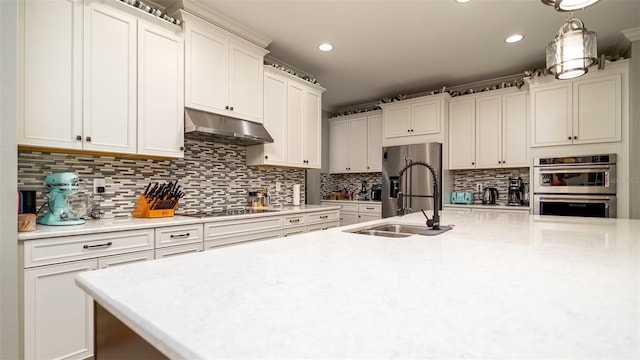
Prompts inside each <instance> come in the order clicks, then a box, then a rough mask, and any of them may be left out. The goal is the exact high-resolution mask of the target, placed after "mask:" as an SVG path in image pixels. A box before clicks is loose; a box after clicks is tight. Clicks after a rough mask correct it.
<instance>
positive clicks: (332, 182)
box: [320, 172, 382, 196]
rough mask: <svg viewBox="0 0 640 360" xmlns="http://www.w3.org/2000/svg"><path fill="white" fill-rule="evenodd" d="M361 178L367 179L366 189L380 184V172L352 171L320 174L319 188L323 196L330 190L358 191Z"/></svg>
mask: <svg viewBox="0 0 640 360" xmlns="http://www.w3.org/2000/svg"><path fill="white" fill-rule="evenodd" d="M362 180H366V181H367V191H368V192H370V191H371V185H373V184H382V173H379V172H378V173H353V174H321V175H320V182H321V184H322V185H321V186H322V188H321V189H320V191H321V193H322V195H323V196H326V195H329V193H331V192H332V191H340V190H342V189H344V188H348V189H349V190H350V191H353V192H354V194H357V193H359V192H360V188H362Z"/></svg>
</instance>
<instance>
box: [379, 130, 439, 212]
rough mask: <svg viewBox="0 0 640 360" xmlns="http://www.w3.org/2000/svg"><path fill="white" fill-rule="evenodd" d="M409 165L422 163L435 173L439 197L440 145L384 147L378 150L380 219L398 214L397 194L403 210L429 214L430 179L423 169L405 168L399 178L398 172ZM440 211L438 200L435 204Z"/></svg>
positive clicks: (424, 144) (427, 172)
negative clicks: (401, 199)
mask: <svg viewBox="0 0 640 360" xmlns="http://www.w3.org/2000/svg"><path fill="white" fill-rule="evenodd" d="M411 162H424V163H427V164H429V165H430V166H431V167H432V168H433V169H435V172H436V176H437V183H438V192H439V193H440V194H442V144H441V143H423V144H412V145H400V146H388V147H383V148H382V217H385V218H386V217H391V216H396V215H397V211H398V193H399V192H402V193H403V194H405V195H409V194H411V195H412V196H406V197H405V198H404V205H403V206H405V207H406V208H410V209H412V210H413V211H414V212H415V211H420V210H422V209H424V210H433V200H432V199H431V197H430V196H424V197H420V196H416V195H432V192H433V178H432V176H431V173H430V171H429V170H428V169H427V168H426V167H423V166H415V167H411V168H408V169H407V170H406V172H405V173H404V174H403V176H402V177H401V176H400V171H401V170H402V169H403V168H405V167H406V166H407V165H409V164H410V163H411ZM438 209H442V197H441V196H440V199H439V201H438Z"/></svg>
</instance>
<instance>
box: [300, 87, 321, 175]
mask: <svg viewBox="0 0 640 360" xmlns="http://www.w3.org/2000/svg"><path fill="white" fill-rule="evenodd" d="M305 97H306V101H305V128H306V130H305V138H304V140H305V154H306V155H305V157H304V160H305V164H304V167H305V168H308V169H320V167H321V162H322V161H321V158H322V93H321V92H320V91H316V90H315V89H311V88H308V89H307V91H306V92H305Z"/></svg>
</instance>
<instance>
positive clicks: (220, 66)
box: [184, 16, 229, 114]
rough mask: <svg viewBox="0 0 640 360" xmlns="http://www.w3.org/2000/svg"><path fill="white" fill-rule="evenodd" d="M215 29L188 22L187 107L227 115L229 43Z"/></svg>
mask: <svg viewBox="0 0 640 360" xmlns="http://www.w3.org/2000/svg"><path fill="white" fill-rule="evenodd" d="M212 27H213V25H210V24H208V23H207V22H205V21H202V20H199V19H197V18H195V17H193V18H192V17H191V16H189V17H187V18H185V68H184V71H185V89H184V95H185V106H186V107H190V108H194V109H198V110H202V111H209V112H214V113H217V114H224V113H226V112H227V111H226V109H225V106H228V104H227V103H228V98H229V93H228V91H229V88H228V84H229V78H228V76H229V75H228V74H229V70H228V68H229V64H228V61H229V60H228V54H229V48H228V47H229V42H228V41H227V40H226V39H225V37H224V36H223V35H222V34H220V33H218V32H215V31H214V30H212Z"/></svg>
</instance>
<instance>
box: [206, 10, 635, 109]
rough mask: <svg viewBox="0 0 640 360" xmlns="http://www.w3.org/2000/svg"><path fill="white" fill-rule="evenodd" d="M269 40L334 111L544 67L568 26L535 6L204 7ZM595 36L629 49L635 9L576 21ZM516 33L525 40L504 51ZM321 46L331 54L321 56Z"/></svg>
mask: <svg viewBox="0 0 640 360" xmlns="http://www.w3.org/2000/svg"><path fill="white" fill-rule="evenodd" d="M201 3H203V4H204V5H205V6H207V7H210V8H211V9H213V10H215V11H216V12H218V13H221V14H223V15H225V16H226V17H228V18H230V19H232V20H235V21H237V22H239V23H241V24H243V25H244V26H246V27H248V28H250V29H252V30H254V31H256V32H257V33H259V34H261V35H263V36H265V37H267V38H269V39H271V40H272V43H271V44H270V45H269V47H268V48H267V49H268V50H270V52H271V54H270V55H271V56H273V57H274V58H276V59H279V60H281V61H283V62H285V63H287V64H290V65H292V66H295V67H296V68H298V69H300V70H302V71H305V72H307V73H309V74H311V75H312V76H314V77H315V78H316V79H317V80H318V81H319V83H320V84H321V85H322V86H323V87H325V88H326V89H327V91H326V92H325V93H324V94H323V108H324V109H325V110H327V111H336V110H337V109H345V108H349V107H354V106H356V105H360V104H363V103H369V102H375V101H378V100H380V99H382V98H383V97H387V96H389V97H393V96H395V95H398V94H405V95H407V94H415V93H419V92H424V91H429V90H434V89H438V88H441V87H442V86H447V87H451V86H455V85H462V84H468V83H471V82H476V81H481V80H487V79H493V78H497V77H501V76H506V75H513V74H520V73H523V72H524V71H525V70H528V69H536V68H543V67H544V65H545V46H546V44H547V43H548V42H549V41H551V40H552V39H553V37H554V36H555V35H556V33H557V32H558V30H559V29H560V27H561V26H562V24H563V23H564V21H565V20H566V18H567V13H560V12H556V11H555V10H554V9H553V8H552V7H550V6H546V5H544V4H542V3H541V2H540V0H471V1H470V2H468V3H465V4H458V3H456V2H454V0H413V1H403V0H386V1H380V0H368V1H365V0H350V1H339V0H324V1H321V0H315V1H313V0H288V1H275V0H226V1H218V0H202V1H201ZM574 17H576V18H579V19H580V20H582V21H583V22H584V24H585V27H586V28H587V29H588V30H591V31H595V32H596V33H597V34H598V53H599V54H601V53H605V54H611V53H615V52H620V51H621V49H622V50H624V49H626V47H627V46H628V42H627V41H626V40H625V38H624V35H622V33H621V31H622V30H627V29H631V28H637V27H640V0H603V1H601V2H600V3H597V4H596V5H593V6H591V7H588V8H586V9H584V10H581V11H577V12H575V13H574ZM513 33H521V34H523V35H524V40H522V41H520V42H519V43H516V44H506V43H505V42H504V39H505V38H506V37H507V36H508V35H511V34H513ZM322 42H330V43H332V44H333V45H334V50H333V51H331V52H327V53H324V52H321V51H319V50H318V49H317V46H318V45H319V44H320V43H322Z"/></svg>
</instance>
